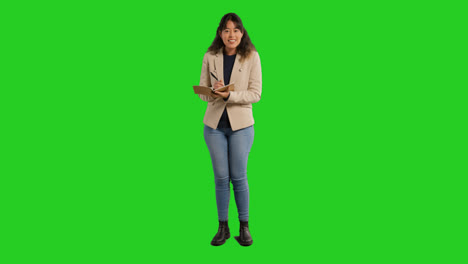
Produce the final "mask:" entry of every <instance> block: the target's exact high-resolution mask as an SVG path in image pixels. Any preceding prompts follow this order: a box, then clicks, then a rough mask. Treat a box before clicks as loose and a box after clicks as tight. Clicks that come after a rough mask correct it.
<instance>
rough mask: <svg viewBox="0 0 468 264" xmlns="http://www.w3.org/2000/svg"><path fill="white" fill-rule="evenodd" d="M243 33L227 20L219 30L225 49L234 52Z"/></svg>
mask: <svg viewBox="0 0 468 264" xmlns="http://www.w3.org/2000/svg"><path fill="white" fill-rule="evenodd" d="M243 35H244V34H243V33H242V32H241V31H240V29H238V28H236V24H234V23H233V22H232V21H231V20H229V21H228V22H227V24H226V28H225V29H224V30H223V31H222V32H221V39H222V40H223V42H224V45H225V46H226V51H228V52H235V51H236V48H237V46H239V44H240V42H241V40H242V36H243Z"/></svg>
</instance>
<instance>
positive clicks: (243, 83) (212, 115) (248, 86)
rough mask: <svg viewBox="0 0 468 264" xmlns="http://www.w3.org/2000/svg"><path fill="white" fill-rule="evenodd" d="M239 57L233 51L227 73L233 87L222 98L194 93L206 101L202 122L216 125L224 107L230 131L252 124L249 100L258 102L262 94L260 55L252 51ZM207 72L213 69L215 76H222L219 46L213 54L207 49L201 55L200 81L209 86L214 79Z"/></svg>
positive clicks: (212, 125) (211, 125)
mask: <svg viewBox="0 0 468 264" xmlns="http://www.w3.org/2000/svg"><path fill="white" fill-rule="evenodd" d="M240 57H241V56H240V55H239V54H237V56H236V61H235V62H234V66H233V68H232V73H231V83H234V86H235V91H232V92H231V95H230V96H229V99H228V100H227V101H226V102H225V101H224V100H223V98H212V97H210V96H206V95H202V94H199V95H198V96H199V97H200V98H201V99H202V100H203V101H206V102H208V106H207V108H206V112H205V117H204V119H203V123H205V124H206V125H207V126H209V127H211V128H213V129H216V128H217V127H218V122H219V119H220V118H221V115H222V114H223V112H224V107H226V109H227V113H228V116H229V121H230V122H231V128H232V130H233V131H236V130H239V129H242V128H246V127H248V126H251V125H253V124H254V119H253V114H252V104H253V103H256V102H258V101H259V100H260V96H261V94H262V69H261V65H260V57H259V55H258V52H256V51H254V52H252V54H251V55H250V56H249V57H248V58H246V59H245V60H244V61H242V62H241V58H240ZM210 72H213V73H214V75H215V76H216V77H218V79H224V71H223V50H222V49H220V50H219V52H218V53H217V54H211V53H209V52H207V53H206V54H205V56H204V57H203V65H202V71H201V76H200V85H202V86H213V84H214V83H215V82H216V79H215V78H213V76H211V74H210Z"/></svg>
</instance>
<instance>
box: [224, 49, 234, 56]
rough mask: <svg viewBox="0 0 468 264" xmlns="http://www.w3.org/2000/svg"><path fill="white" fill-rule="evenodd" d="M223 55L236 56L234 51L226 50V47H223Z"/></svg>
mask: <svg viewBox="0 0 468 264" xmlns="http://www.w3.org/2000/svg"><path fill="white" fill-rule="evenodd" d="M224 54H226V55H228V56H231V55H234V54H236V49H226V47H224Z"/></svg>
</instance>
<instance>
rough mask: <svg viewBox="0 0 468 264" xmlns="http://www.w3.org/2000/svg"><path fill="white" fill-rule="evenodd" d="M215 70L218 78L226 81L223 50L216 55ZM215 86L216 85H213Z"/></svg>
mask: <svg viewBox="0 0 468 264" xmlns="http://www.w3.org/2000/svg"><path fill="white" fill-rule="evenodd" d="M215 69H216V73H215V75H216V77H217V78H218V81H219V80H223V81H224V69H223V48H221V49H220V50H219V51H218V53H216V59H215ZM213 86H214V85H213Z"/></svg>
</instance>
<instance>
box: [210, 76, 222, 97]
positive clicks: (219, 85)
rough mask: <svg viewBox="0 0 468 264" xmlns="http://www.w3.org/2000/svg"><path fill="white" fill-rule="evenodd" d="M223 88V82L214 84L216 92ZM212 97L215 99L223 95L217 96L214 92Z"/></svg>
mask: <svg viewBox="0 0 468 264" xmlns="http://www.w3.org/2000/svg"><path fill="white" fill-rule="evenodd" d="M223 86H224V82H223V80H219V81H217V82H215V83H214V85H213V89H215V90H216V89H218V88H220V87H223ZM211 96H212V97H214V98H219V97H222V96H221V95H219V94H215V93H214V92H211Z"/></svg>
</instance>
